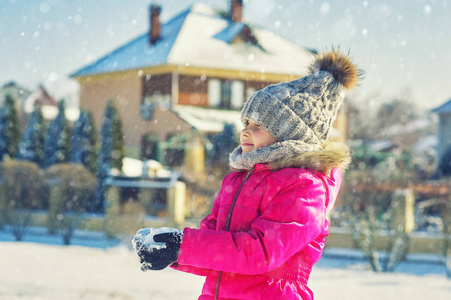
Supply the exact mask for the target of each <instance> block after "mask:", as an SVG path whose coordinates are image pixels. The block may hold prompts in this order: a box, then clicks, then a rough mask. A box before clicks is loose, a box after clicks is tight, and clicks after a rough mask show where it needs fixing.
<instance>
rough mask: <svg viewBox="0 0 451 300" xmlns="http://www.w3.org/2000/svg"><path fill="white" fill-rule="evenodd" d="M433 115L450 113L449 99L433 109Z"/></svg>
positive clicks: (450, 101)
mask: <svg viewBox="0 0 451 300" xmlns="http://www.w3.org/2000/svg"><path fill="white" fill-rule="evenodd" d="M432 111H433V112H435V113H439V114H441V113H451V99H450V100H448V102H446V103H445V104H443V105H441V106H439V107H437V108H435V109H434V110H432Z"/></svg>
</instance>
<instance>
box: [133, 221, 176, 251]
mask: <svg viewBox="0 0 451 300" xmlns="http://www.w3.org/2000/svg"><path fill="white" fill-rule="evenodd" d="M168 232H179V230H178V229H175V228H169V227H162V228H143V229H140V230H138V232H137V233H136V235H135V237H134V238H133V247H134V248H135V249H136V244H135V241H139V242H140V243H141V244H142V245H143V246H144V247H146V248H149V249H157V250H159V249H164V248H166V244H165V243H157V242H155V241H154V240H153V237H154V236H155V235H157V234H160V233H168Z"/></svg>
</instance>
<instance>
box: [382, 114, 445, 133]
mask: <svg viewBox="0 0 451 300" xmlns="http://www.w3.org/2000/svg"><path fill="white" fill-rule="evenodd" d="M436 124H437V119H436V118H434V117H432V116H431V117H425V118H420V119H416V120H413V121H411V122H409V123H407V124H396V125H393V126H391V127H389V128H387V129H386V130H385V131H384V134H385V135H387V136H395V135H399V134H407V133H414V132H417V131H420V130H424V129H427V128H430V127H431V126H434V125H436Z"/></svg>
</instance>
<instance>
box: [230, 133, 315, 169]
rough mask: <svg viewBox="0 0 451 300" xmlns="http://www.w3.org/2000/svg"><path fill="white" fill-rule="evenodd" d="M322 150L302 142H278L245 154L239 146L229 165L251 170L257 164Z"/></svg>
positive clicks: (233, 153)
mask: <svg viewBox="0 0 451 300" xmlns="http://www.w3.org/2000/svg"><path fill="white" fill-rule="evenodd" d="M321 149H322V148H321V145H318V144H307V143H305V142H303V141H300V140H286V141H282V142H277V143H275V144H272V145H270V146H268V147H262V148H257V149H255V150H252V151H250V152H248V153H244V154H243V149H241V146H238V147H237V148H236V149H235V150H233V151H232V153H230V157H229V164H230V166H231V167H232V168H234V169H239V170H250V169H252V168H253V167H254V166H255V165H256V164H260V163H271V162H274V161H276V160H279V159H281V158H285V157H289V156H294V155H298V154H302V153H307V152H313V151H317V150H321Z"/></svg>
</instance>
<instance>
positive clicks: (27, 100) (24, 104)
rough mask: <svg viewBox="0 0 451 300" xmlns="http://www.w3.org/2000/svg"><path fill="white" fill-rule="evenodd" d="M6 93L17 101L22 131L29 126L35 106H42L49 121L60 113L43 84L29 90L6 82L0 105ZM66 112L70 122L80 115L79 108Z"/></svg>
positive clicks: (45, 117)
mask: <svg viewBox="0 0 451 300" xmlns="http://www.w3.org/2000/svg"><path fill="white" fill-rule="evenodd" d="M6 95H11V96H12V97H13V98H14V100H15V101H16V108H17V115H18V118H19V122H20V128H21V131H24V129H25V127H26V126H27V123H28V119H29V117H30V114H31V113H32V112H33V110H34V107H35V106H38V107H40V108H41V110H42V114H43V117H44V119H45V120H47V121H51V120H53V119H54V118H55V117H56V115H57V114H58V103H57V101H56V100H55V98H53V96H51V95H50V93H49V92H48V91H47V89H46V88H45V87H44V86H43V85H42V84H40V85H39V86H38V87H37V89H35V90H28V89H25V88H24V87H22V86H20V85H18V84H17V83H15V82H14V81H11V82H8V83H6V84H4V85H3V86H2V88H1V89H0V105H2V104H3V99H4V97H5V96H6ZM65 114H66V118H67V119H68V120H69V121H70V122H75V121H76V120H77V119H78V116H79V109H78V108H76V107H68V108H66V112H65Z"/></svg>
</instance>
